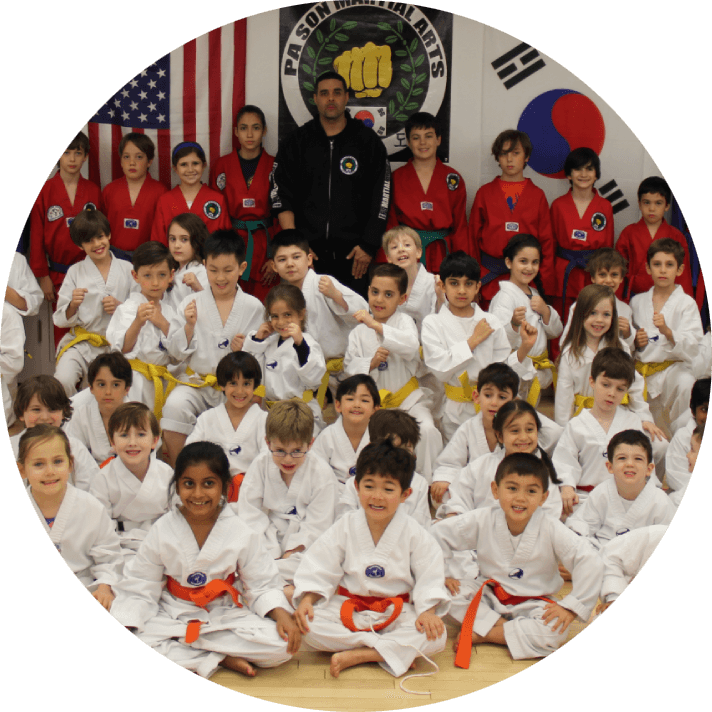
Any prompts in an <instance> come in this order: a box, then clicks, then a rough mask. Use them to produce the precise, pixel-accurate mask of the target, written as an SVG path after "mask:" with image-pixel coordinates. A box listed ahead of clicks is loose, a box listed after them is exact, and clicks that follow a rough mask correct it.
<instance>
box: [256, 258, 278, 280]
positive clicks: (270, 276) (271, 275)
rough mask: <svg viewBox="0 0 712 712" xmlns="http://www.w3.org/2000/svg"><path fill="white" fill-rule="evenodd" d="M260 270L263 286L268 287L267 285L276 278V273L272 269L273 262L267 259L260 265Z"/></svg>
mask: <svg viewBox="0 0 712 712" xmlns="http://www.w3.org/2000/svg"><path fill="white" fill-rule="evenodd" d="M260 272H262V286H263V287H269V285H270V284H272V282H274V280H275V279H277V273H276V272H275V271H274V262H272V260H267V262H265V263H264V264H263V265H262V269H261V270H260Z"/></svg>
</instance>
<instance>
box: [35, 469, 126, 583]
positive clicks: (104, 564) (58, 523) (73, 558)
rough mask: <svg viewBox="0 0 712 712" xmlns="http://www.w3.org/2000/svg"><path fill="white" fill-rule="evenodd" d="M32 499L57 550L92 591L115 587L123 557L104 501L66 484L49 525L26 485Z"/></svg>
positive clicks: (122, 564)
mask: <svg viewBox="0 0 712 712" xmlns="http://www.w3.org/2000/svg"><path fill="white" fill-rule="evenodd" d="M27 493H28V494H29V496H30V502H32V506H33V507H34V508H35V511H36V512H37V516H38V517H39V518H40V522H41V523H42V526H43V527H44V529H45V531H46V532H47V534H48V535H49V538H50V539H51V540H52V543H53V544H54V545H55V546H56V547H57V551H58V552H59V553H60V554H61V555H62V558H63V559H64V561H65V562H66V563H67V566H69V568H70V569H71V570H72V571H73V572H74V573H75V574H76V577H77V578H78V579H79V580H80V581H81V582H82V583H83V584H84V585H85V586H86V587H87V588H88V589H89V590H90V591H95V590H96V588H97V587H98V586H99V584H101V583H105V584H106V585H107V586H111V587H112V588H114V587H115V586H116V584H117V583H118V582H119V580H120V579H121V572H122V569H123V566H124V557H123V555H122V553H121V546H120V544H119V537H118V535H117V534H116V530H115V529H114V524H113V522H112V521H111V519H109V515H108V514H107V512H106V509H104V507H103V505H102V504H101V502H99V501H98V500H97V499H96V497H94V496H92V495H90V494H89V493H88V492H83V491H82V490H78V489H77V488H76V487H74V486H73V485H72V484H71V483H69V482H68V483H67V491H66V492H65V493H64V499H62V504H61V505H60V506H59V511H58V512H57V516H56V517H55V519H54V524H53V525H52V526H51V527H50V526H49V524H47V520H46V519H45V518H44V516H43V514H42V511H41V510H40V508H39V507H38V506H37V502H35V498H34V497H33V496H32V488H31V487H30V485H27Z"/></svg>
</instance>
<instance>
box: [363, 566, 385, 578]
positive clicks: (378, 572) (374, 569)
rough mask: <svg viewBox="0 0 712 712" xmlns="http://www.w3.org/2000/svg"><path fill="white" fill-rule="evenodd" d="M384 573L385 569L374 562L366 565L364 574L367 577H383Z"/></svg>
mask: <svg viewBox="0 0 712 712" xmlns="http://www.w3.org/2000/svg"><path fill="white" fill-rule="evenodd" d="M385 575H386V570H385V569H384V568H383V566H379V565H378V564H374V565H373V566H368V567H366V576H368V578H383V577H384V576H385Z"/></svg>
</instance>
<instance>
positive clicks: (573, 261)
mask: <svg viewBox="0 0 712 712" xmlns="http://www.w3.org/2000/svg"><path fill="white" fill-rule="evenodd" d="M595 251H596V250H565V249H564V248H563V247H557V248H556V256H557V257H561V258H562V259H564V260H568V261H569V263H568V264H567V265H566V269H565V270H564V286H563V289H562V295H563V296H562V297H561V313H562V314H565V313H566V285H567V284H568V283H569V275H570V274H571V270H572V269H573V268H574V267H579V268H581V269H586V263H587V262H588V260H589V258H590V257H591V255H592V254H593V253H594V252H595Z"/></svg>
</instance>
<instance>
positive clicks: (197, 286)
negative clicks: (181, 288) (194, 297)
mask: <svg viewBox="0 0 712 712" xmlns="http://www.w3.org/2000/svg"><path fill="white" fill-rule="evenodd" d="M183 284H185V286H186V287H190V288H191V289H192V290H193V291H194V292H202V291H203V285H202V284H201V283H200V281H199V280H198V278H197V277H196V276H195V273H194V272H186V274H185V275H183Z"/></svg>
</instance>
